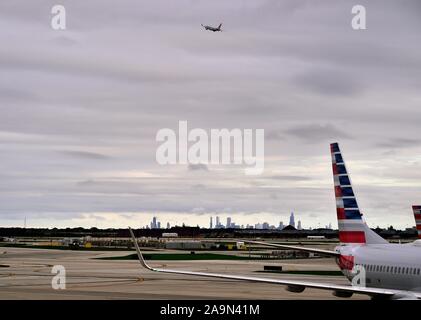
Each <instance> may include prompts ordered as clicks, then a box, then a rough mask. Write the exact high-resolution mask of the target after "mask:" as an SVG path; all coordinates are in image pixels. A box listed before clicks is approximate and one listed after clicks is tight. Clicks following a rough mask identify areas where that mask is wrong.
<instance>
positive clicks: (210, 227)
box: [209, 217, 213, 229]
mask: <svg viewBox="0 0 421 320" xmlns="http://www.w3.org/2000/svg"><path fill="white" fill-rule="evenodd" d="M209 229H213V218H212V217H210V221H209Z"/></svg>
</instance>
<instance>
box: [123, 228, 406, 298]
mask: <svg viewBox="0 0 421 320" xmlns="http://www.w3.org/2000/svg"><path fill="white" fill-rule="evenodd" d="M129 231H130V235H131V237H132V239H133V243H134V246H135V248H136V252H137V255H138V258H139V262H140V264H141V265H142V267H144V268H146V269H148V270H151V271H155V272H165V273H174V274H184V275H190V276H200V277H210V278H219V279H229V280H243V281H251V282H262V283H272V284H278V285H284V286H286V287H287V290H289V291H291V292H302V291H304V289H305V288H315V289H321V290H330V291H333V294H334V295H336V296H338V297H350V296H352V294H354V293H359V294H365V295H368V296H370V297H373V298H374V297H376V298H378V297H382V298H393V296H394V295H397V294H398V291H396V290H387V289H378V288H366V287H356V286H355V287H351V286H343V285H336V284H326V283H315V282H308V281H295V280H281V279H269V278H258V277H249V276H236V275H226V274H218V273H205V272H194V271H183V270H171V269H160V268H152V267H150V266H149V265H148V264H147V263H146V262H145V260H144V259H143V256H142V253H141V252H140V249H139V245H138V243H137V240H136V237H135V236H134V233H133V231H132V229H131V228H129ZM405 297H406V296H405Z"/></svg>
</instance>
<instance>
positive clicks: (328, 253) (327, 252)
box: [241, 240, 341, 257]
mask: <svg viewBox="0 0 421 320" xmlns="http://www.w3.org/2000/svg"><path fill="white" fill-rule="evenodd" d="M241 241H242V242H245V243H253V244H260V245H264V246H269V247H277V248H283V249H291V250H299V251H305V252H312V253H318V254H323V255H326V256H331V257H339V256H340V255H341V254H340V253H339V252H336V251H333V250H324V249H317V248H306V247H301V246H290V245H286V244H277V243H270V242H262V241H251V240H241Z"/></svg>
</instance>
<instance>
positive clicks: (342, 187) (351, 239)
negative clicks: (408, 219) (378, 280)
mask: <svg viewBox="0 0 421 320" xmlns="http://www.w3.org/2000/svg"><path fill="white" fill-rule="evenodd" d="M330 152H331V155H332V170H333V181H334V185H335V198H336V213H337V218H338V229H339V241H340V242H341V243H343V244H384V243H388V242H387V241H386V240H384V239H383V238H382V237H380V236H379V235H378V234H377V233H375V232H374V231H372V230H371V229H370V228H369V227H368V226H367V224H366V223H365V221H364V220H363V218H362V214H361V212H360V209H359V207H358V203H357V199H356V197H355V194H354V190H353V188H352V184H351V180H350V178H349V175H348V171H347V169H346V167H345V161H344V159H343V157H342V153H341V150H340V149H339V144H338V143H332V144H331V145H330Z"/></svg>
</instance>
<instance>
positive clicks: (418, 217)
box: [412, 206, 421, 239]
mask: <svg viewBox="0 0 421 320" xmlns="http://www.w3.org/2000/svg"><path fill="white" fill-rule="evenodd" d="M412 211H413V212H414V218H415V227H416V228H417V233H418V239H421V206H412Z"/></svg>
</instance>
